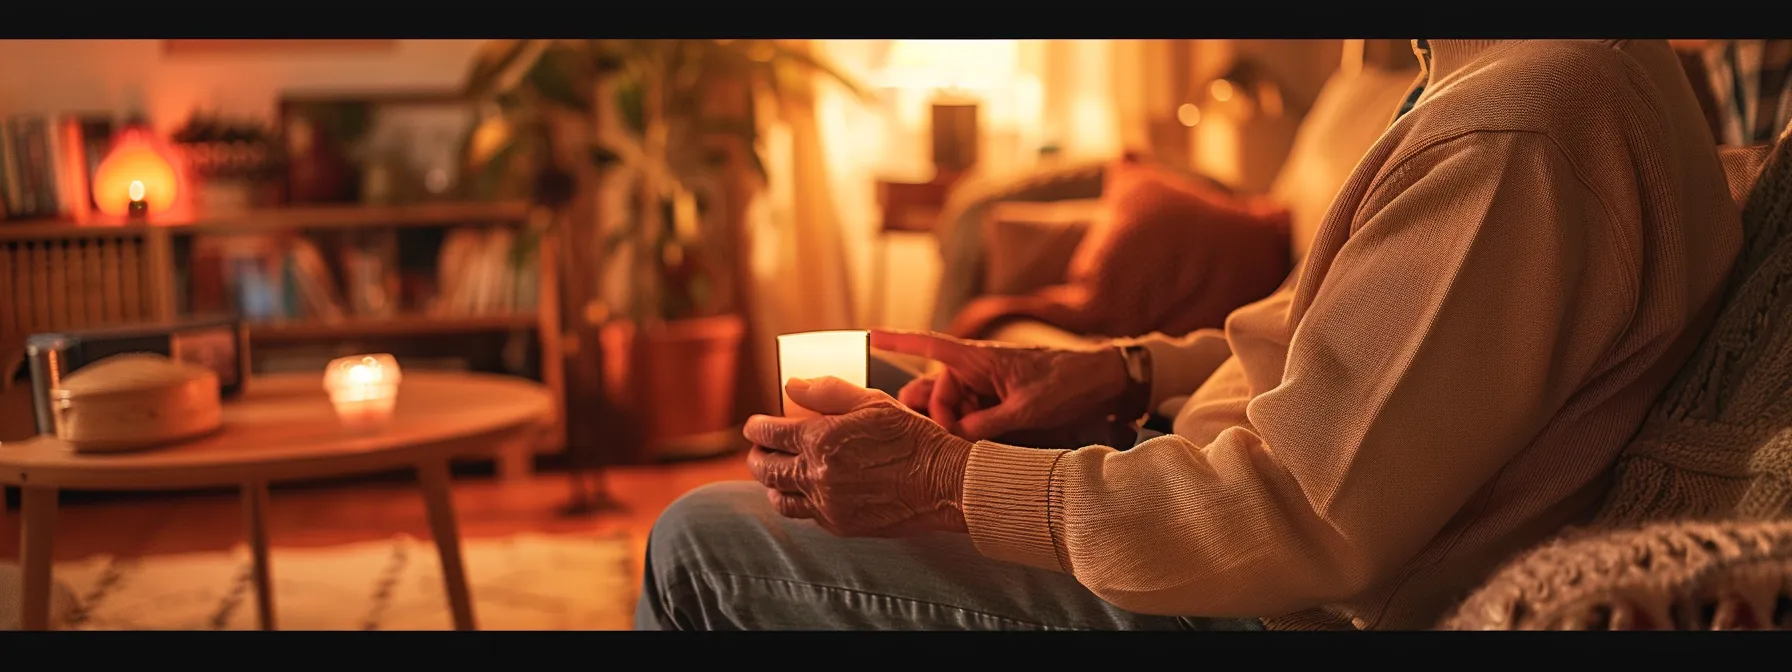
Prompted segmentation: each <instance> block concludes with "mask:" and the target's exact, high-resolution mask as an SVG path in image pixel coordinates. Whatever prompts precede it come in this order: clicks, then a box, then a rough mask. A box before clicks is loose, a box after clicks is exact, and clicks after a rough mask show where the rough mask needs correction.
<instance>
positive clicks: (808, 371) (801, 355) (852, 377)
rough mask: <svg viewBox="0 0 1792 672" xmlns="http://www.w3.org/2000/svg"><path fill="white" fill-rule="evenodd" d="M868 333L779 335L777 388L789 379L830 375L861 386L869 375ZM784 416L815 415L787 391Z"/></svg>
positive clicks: (855, 331) (783, 399) (851, 331)
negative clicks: (799, 404) (795, 400)
mask: <svg viewBox="0 0 1792 672" xmlns="http://www.w3.org/2000/svg"><path fill="white" fill-rule="evenodd" d="M870 353H871V332H869V331H863V330H850V331H810V332H805V333H800V334H784V335H783V336H779V337H778V381H779V386H780V388H781V387H782V386H783V384H784V383H785V382H786V381H789V380H790V379H791V378H803V379H809V378H820V377H823V376H833V377H835V378H840V379H842V380H845V381H846V382H849V383H852V384H854V385H858V386H860V387H864V386H865V385H866V379H867V378H869V377H870V358H871V355H870ZM781 409H782V411H783V413H784V415H785V417H792V418H801V417H808V416H813V415H816V413H815V412H814V411H811V410H809V409H806V408H803V407H802V406H798V405H797V404H796V403H795V402H792V401H791V400H790V394H789V393H788V392H785V393H783V394H782V395H781Z"/></svg>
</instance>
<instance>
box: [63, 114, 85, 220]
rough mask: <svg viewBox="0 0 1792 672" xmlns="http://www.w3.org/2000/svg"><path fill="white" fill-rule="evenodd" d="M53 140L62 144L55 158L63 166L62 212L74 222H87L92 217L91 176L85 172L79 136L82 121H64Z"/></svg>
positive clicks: (75, 118)
mask: <svg viewBox="0 0 1792 672" xmlns="http://www.w3.org/2000/svg"><path fill="white" fill-rule="evenodd" d="M56 136H57V137H58V138H60V139H61V140H62V147H61V148H60V150H59V151H58V152H57V155H56V156H57V158H58V159H59V160H60V161H61V162H62V171H61V172H62V183H63V185H64V192H63V198H62V205H63V208H64V210H65V211H66V212H67V213H68V214H69V215H70V216H72V217H74V218H75V221H86V220H87V219H88V218H89V217H90V216H91V215H92V214H93V209H92V207H90V204H91V203H92V201H93V195H92V194H91V193H90V192H92V191H93V186H92V180H93V175H92V174H91V173H89V172H88V170H87V146H86V145H87V143H86V139H85V138H83V137H82V134H81V119H80V118H79V117H64V118H63V119H62V120H61V121H60V122H59V123H58V124H57V126H56Z"/></svg>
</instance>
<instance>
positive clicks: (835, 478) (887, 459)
mask: <svg viewBox="0 0 1792 672" xmlns="http://www.w3.org/2000/svg"><path fill="white" fill-rule="evenodd" d="M785 391H786V392H788V393H789V394H790V400H791V401H793V402H796V403H797V404H799V405H801V406H802V407H803V408H807V409H810V410H813V411H815V412H816V413H820V414H821V415H819V416H814V417H808V418H776V417H771V416H765V415H755V416H753V417H752V418H749V419H748V420H747V425H746V427H745V428H744V429H743V431H742V433H743V434H745V435H746V437H747V440H748V441H751V442H753V449H752V451H751V452H750V453H748V455H747V468H748V469H749V470H751V471H752V472H753V478H754V480H757V481H759V482H760V483H761V484H763V485H765V487H766V488H768V490H767V493H766V494H767V496H769V497H770V498H771V501H772V506H774V507H776V508H777V510H778V513H780V514H783V515H785V516H788V517H791V518H808V519H813V520H814V521H815V522H816V523H818V524H820V525H821V527H822V528H823V529H826V530H828V531H829V532H833V533H834V534H837V535H841V536H901V535H906V534H913V533H916V532H926V531H956V532H963V531H964V530H965V522H964V511H963V509H962V508H960V503H961V499H960V495H961V493H962V490H963V482H964V469H965V463H966V461H967V460H969V459H970V453H971V444H970V442H969V441H965V440H964V439H960V438H958V437H955V436H952V435H951V434H949V433H947V432H946V430H945V428H943V427H940V426H939V425H938V424H936V423H934V422H933V421H931V420H928V419H927V418H925V417H922V416H921V415H920V414H918V413H916V412H914V411H912V410H910V409H908V408H905V407H903V406H902V405H901V404H899V403H897V402H896V400H895V399H891V398H890V395H888V394H884V393H883V392H880V391H877V390H868V389H865V388H862V387H859V386H857V385H853V384H852V383H848V382H846V381H844V380H841V379H839V378H833V377H827V378H816V379H814V380H809V381H804V380H799V379H792V380H791V381H790V382H789V383H787V384H786V385H785Z"/></svg>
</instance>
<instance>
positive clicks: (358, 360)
mask: <svg viewBox="0 0 1792 672" xmlns="http://www.w3.org/2000/svg"><path fill="white" fill-rule="evenodd" d="M402 379H403V372H402V371H400V370H399V368H398V360H397V359H395V358H393V357H392V356H391V355H355V356H353V357H343V358H341V359H337V360H335V361H332V362H330V364H329V366H328V367H326V368H325V369H324V392H325V393H327V394H329V395H330V404H331V405H332V406H335V407H336V415H337V417H339V418H341V419H342V422H343V424H346V425H352V426H363V425H371V424H378V423H380V422H384V421H385V420H387V419H389V418H391V416H392V409H393V408H394V407H396V406H397V404H398V384H399V382H400V381H401V380H402Z"/></svg>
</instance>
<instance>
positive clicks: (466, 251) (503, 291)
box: [177, 227, 540, 324]
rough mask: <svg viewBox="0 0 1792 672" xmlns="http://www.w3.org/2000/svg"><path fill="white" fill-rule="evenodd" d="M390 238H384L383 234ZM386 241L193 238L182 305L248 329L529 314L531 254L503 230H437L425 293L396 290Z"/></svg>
mask: <svg viewBox="0 0 1792 672" xmlns="http://www.w3.org/2000/svg"><path fill="white" fill-rule="evenodd" d="M387 233H390V232H387ZM394 242H395V241H393V240H391V239H390V238H388V237H387V236H384V235H373V236H348V237H343V236H332V235H319V236H306V235H300V236H256V235H235V236H196V237H195V238H194V240H193V245H192V248H191V252H190V254H189V255H188V257H187V260H186V265H187V267H188V270H189V272H188V273H185V274H181V278H182V281H183V282H185V283H186V285H187V286H186V287H184V288H180V289H179V290H177V291H179V292H180V294H181V295H183V296H185V297H186V301H187V304H186V306H184V308H185V309H186V310H188V311H191V312H196V313H210V312H235V313H237V314H240V315H242V316H243V317H244V318H245V319H248V320H250V321H252V322H299V321H303V322H311V323H322V324H332V323H339V322H342V321H344V320H347V319H350V318H394V317H404V316H432V317H471V316H501V315H513V314H517V313H522V312H527V311H531V310H534V308H535V305H536V297H537V295H538V293H539V292H540V287H539V284H540V281H539V277H540V271H539V266H538V265H537V264H538V261H537V258H536V255H535V254H534V253H533V252H532V251H531V250H528V249H524V246H525V245H527V241H523V240H520V239H519V237H518V235H517V233H516V232H515V231H513V230H511V229H508V228H505V227H467V228H460V229H454V230H451V231H448V232H446V235H445V236H444V237H443V239H442V243H441V247H440V248H439V250H438V251H437V252H436V253H435V254H436V259H437V263H436V264H435V269H434V272H433V273H434V278H433V280H434V282H432V283H429V285H430V288H429V290H426V291H427V292H428V293H427V294H423V295H417V293H416V292H410V291H405V290H404V288H403V287H402V285H403V284H404V283H402V282H401V281H400V280H401V278H400V276H401V275H402V274H403V273H404V272H405V269H403V268H400V264H399V260H398V258H397V255H396V254H395V250H394V249H393V247H392V246H393V244H394Z"/></svg>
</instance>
